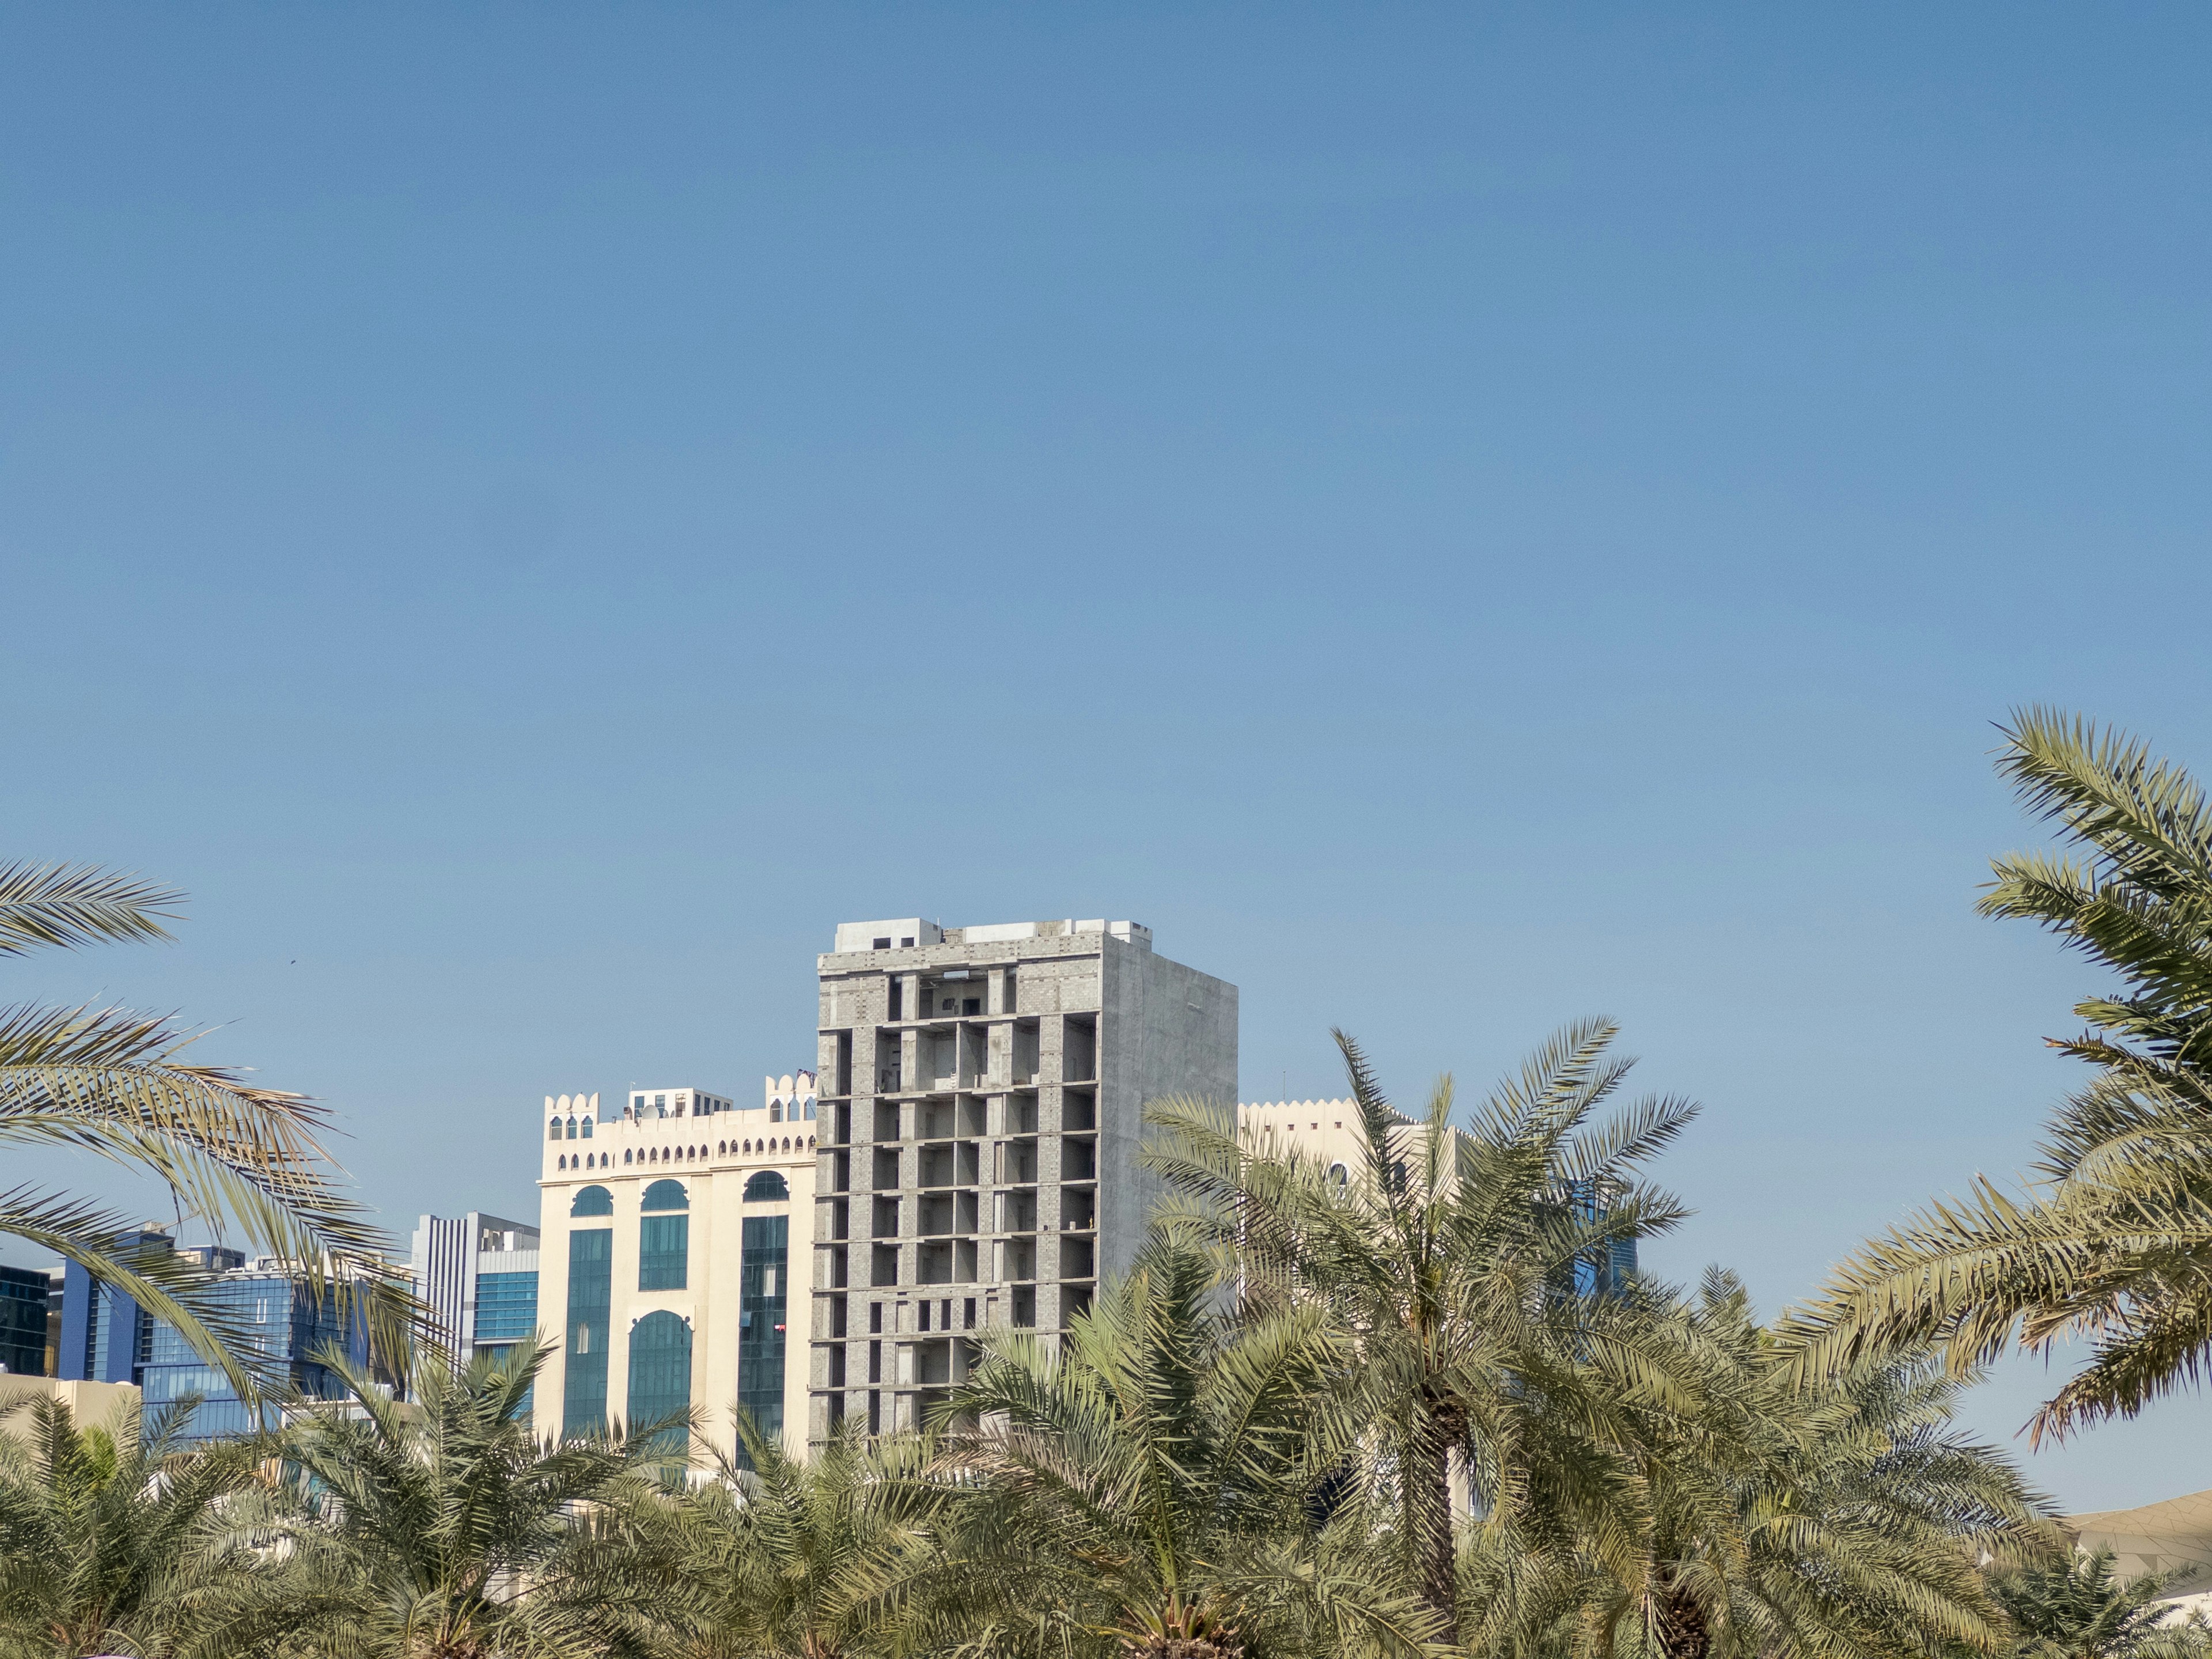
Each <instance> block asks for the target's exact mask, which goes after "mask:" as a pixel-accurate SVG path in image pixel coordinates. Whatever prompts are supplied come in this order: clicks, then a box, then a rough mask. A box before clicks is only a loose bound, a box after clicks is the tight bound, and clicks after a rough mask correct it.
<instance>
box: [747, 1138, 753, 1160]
mask: <svg viewBox="0 0 2212 1659" xmlns="http://www.w3.org/2000/svg"><path fill="white" fill-rule="evenodd" d="M752 1155H753V1144H752V1142H751V1141H750V1140H748V1141H747V1142H745V1156H746V1157H747V1158H750V1157H751V1156H752Z"/></svg>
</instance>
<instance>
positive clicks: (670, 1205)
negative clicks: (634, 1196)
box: [609, 1181, 691, 1214]
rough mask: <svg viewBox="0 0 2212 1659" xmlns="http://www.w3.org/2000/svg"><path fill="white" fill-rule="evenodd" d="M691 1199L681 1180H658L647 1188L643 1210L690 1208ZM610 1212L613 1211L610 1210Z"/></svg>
mask: <svg viewBox="0 0 2212 1659" xmlns="http://www.w3.org/2000/svg"><path fill="white" fill-rule="evenodd" d="M690 1207H691V1200H690V1197H689V1196H688V1195H687V1194H685V1193H684V1183H683V1182H680V1181H656V1182H653V1185H651V1186H650V1187H647V1188H646V1189H645V1201H644V1202H643V1203H642V1204H640V1205H639V1206H638V1208H640V1209H641V1210H688V1209H690ZM609 1213H610V1214H611V1213H612V1212H609Z"/></svg>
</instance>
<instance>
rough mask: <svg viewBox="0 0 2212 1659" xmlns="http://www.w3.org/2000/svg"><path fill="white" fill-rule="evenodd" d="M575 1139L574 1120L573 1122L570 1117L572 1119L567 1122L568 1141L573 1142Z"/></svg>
mask: <svg viewBox="0 0 2212 1659" xmlns="http://www.w3.org/2000/svg"><path fill="white" fill-rule="evenodd" d="M575 1138H576V1120H575V1119H574V1118H573V1117H572V1118H570V1119H569V1120H568V1139H571V1140H574V1139H575Z"/></svg>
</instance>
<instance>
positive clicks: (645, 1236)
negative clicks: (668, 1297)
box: [637, 1215, 691, 1291]
mask: <svg viewBox="0 0 2212 1659" xmlns="http://www.w3.org/2000/svg"><path fill="white" fill-rule="evenodd" d="M690 1263H691V1218H690V1216H688V1215H649V1216H647V1217H646V1218H644V1219H643V1220H642V1221H641V1222H639V1223H638V1224H637V1287H638V1289H640V1290H641V1291H681V1290H684V1289H687V1288H689V1286H690Z"/></svg>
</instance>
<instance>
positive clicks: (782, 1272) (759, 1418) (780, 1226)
mask: <svg viewBox="0 0 2212 1659" xmlns="http://www.w3.org/2000/svg"><path fill="white" fill-rule="evenodd" d="M766 1173H769V1172H768V1171H763V1174H766ZM781 1178H782V1177H781V1176H777V1177H776V1179H777V1180H779V1181H781ZM753 1179H754V1180H755V1181H757V1180H759V1179H760V1176H754V1177H753ZM747 1185H748V1188H750V1182H748V1183H747ZM750 1195H751V1194H750V1191H748V1193H747V1196H748V1197H750ZM790 1255H791V1218H789V1217H788V1216H781V1215H757V1216H748V1217H747V1218H745V1225H744V1255H743V1256H742V1257H741V1258H740V1261H741V1264H742V1265H741V1267H740V1269H739V1272H738V1405H739V1406H740V1407H743V1408H744V1410H746V1411H749V1412H750V1413H752V1418H753V1421H754V1422H755V1423H757V1424H758V1425H760V1431H761V1432H762V1433H763V1435H766V1436H768V1437H769V1438H770V1439H775V1438H777V1437H781V1435H782V1433H783V1367H784V1353H785V1331H784V1326H785V1321H786V1318H787V1314H786V1309H787V1306H788V1297H789V1293H790V1289H791V1285H790V1282H789V1281H790V1275H789V1274H788V1273H787V1271H786V1269H787V1267H789V1266H790Z"/></svg>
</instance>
